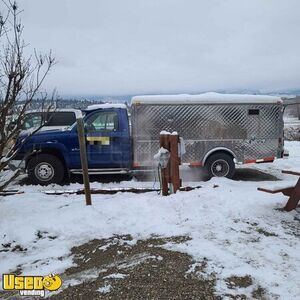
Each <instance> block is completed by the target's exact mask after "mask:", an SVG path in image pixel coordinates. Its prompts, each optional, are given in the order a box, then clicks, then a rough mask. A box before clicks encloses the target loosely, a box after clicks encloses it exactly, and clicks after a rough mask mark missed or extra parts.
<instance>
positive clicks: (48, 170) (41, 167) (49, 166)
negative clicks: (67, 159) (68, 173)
mask: <svg viewBox="0 0 300 300" xmlns="http://www.w3.org/2000/svg"><path fill="white" fill-rule="evenodd" d="M27 173H28V176H29V179H30V181H31V182H32V183H33V184H40V185H48V184H51V183H61V182H62V181H63V180H64V177H65V168H64V165H63V163H62V162H61V160H60V159H59V158H57V157H56V156H55V155H51V154H40V155H37V156H35V157H33V158H31V159H30V160H29V162H28V164H27Z"/></svg>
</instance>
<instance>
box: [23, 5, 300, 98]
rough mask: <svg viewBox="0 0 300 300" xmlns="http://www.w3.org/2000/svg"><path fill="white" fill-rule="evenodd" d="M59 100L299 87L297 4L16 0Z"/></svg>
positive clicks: (48, 84)
mask: <svg viewBox="0 0 300 300" xmlns="http://www.w3.org/2000/svg"><path fill="white" fill-rule="evenodd" d="M19 4H20V6H22V7H23V8H24V13H23V23H24V26H25V38H26V41H27V42H29V43H30V45H31V46H32V47H35V48H36V49H39V50H42V51H47V50H48V49H52V50H53V52H54V54H55V56H56V58H57V60H58V64H57V65H56V66H55V68H54V69H53V70H52V72H51V75H50V76H49V77H48V80H47V82H46V85H45V86H46V87H47V88H52V87H57V89H58V91H59V93H60V95H62V96H63V95H76V94H77V95H78V94H80V95H95V94H97V95H105V94H106V95H118V94H141V93H178V92H185V93H189V92H190V93H195V92H201V91H214V90H221V89H263V90H279V89H288V88H299V87H300V84H299V79H300V39H299V37H300V17H299V11H300V1H299V0H272V1H268V0H265V1H264V0H243V1H241V0H206V1H204V0H85V1H82V0H22V1H19Z"/></svg>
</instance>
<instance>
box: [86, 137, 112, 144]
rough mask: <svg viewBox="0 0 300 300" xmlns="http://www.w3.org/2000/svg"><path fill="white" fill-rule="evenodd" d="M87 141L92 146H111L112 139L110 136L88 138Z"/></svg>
mask: <svg viewBox="0 0 300 300" xmlns="http://www.w3.org/2000/svg"><path fill="white" fill-rule="evenodd" d="M86 140H87V141H88V142H89V144H90V145H95V144H96V145H109V144H110V138H109V136H87V137H86Z"/></svg>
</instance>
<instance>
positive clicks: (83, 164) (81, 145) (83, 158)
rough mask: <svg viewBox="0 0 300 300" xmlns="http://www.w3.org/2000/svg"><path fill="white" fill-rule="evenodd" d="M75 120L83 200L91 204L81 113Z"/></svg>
mask: <svg viewBox="0 0 300 300" xmlns="http://www.w3.org/2000/svg"><path fill="white" fill-rule="evenodd" d="M76 122H77V134H78V141H79V149H80V160H81V168H82V176H83V183H84V194H85V201H86V205H92V198H91V188H90V180H89V172H88V162H87V156H86V143H85V135H84V123H83V118H82V114H80V115H76Z"/></svg>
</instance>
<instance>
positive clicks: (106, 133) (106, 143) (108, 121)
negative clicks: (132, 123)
mask: <svg viewBox="0 0 300 300" xmlns="http://www.w3.org/2000/svg"><path fill="white" fill-rule="evenodd" d="M120 123H121V122H120V117H119V112H118V111H97V112H95V113H91V114H90V115H89V117H88V118H87V119H86V121H85V130H86V144H87V157H88V165H89V168H90V169H95V168H121V167H122V166H123V165H124V161H123V155H122V143H123V140H124V138H125V135H124V132H123V130H122V129H121V124H120ZM126 139H128V138H127V137H126Z"/></svg>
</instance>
